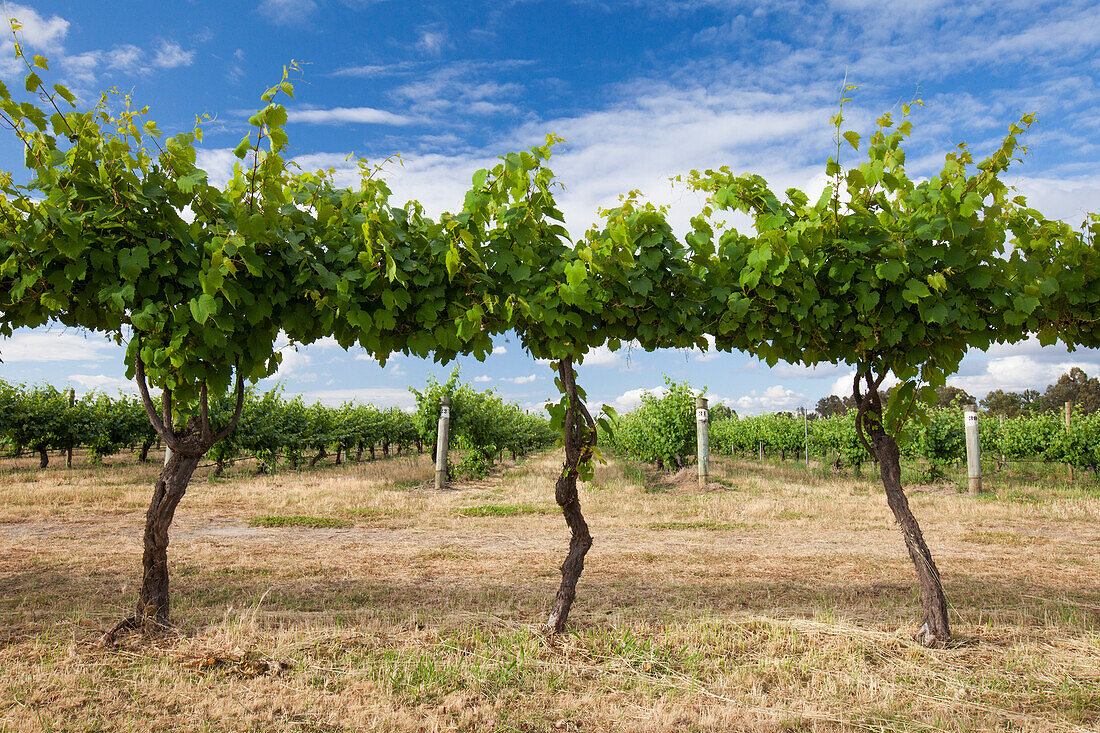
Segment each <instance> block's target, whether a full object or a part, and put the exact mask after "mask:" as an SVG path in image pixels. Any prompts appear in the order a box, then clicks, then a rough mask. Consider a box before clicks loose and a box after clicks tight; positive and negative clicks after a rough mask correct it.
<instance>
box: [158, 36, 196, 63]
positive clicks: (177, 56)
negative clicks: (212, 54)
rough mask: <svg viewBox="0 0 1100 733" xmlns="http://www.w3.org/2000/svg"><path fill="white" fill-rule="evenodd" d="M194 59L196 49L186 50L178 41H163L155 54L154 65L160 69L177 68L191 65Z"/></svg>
mask: <svg viewBox="0 0 1100 733" xmlns="http://www.w3.org/2000/svg"><path fill="white" fill-rule="evenodd" d="M194 60H195V52H194V51H184V50H183V48H181V47H180V45H179V44H178V43H174V42H170V41H162V42H161V44H160V48H158V49H157V53H156V55H155V56H153V66H156V67H157V68H158V69H175V68H178V67H180V66H190V65H191V63H192V62H193V61H194Z"/></svg>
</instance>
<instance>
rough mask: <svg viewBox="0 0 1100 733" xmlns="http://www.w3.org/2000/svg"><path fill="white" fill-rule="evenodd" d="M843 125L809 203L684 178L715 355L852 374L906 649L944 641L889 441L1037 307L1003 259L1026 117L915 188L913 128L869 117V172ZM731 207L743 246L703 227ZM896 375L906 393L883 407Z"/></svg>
mask: <svg viewBox="0 0 1100 733" xmlns="http://www.w3.org/2000/svg"><path fill="white" fill-rule="evenodd" d="M903 112H904V114H908V108H906V109H905V110H904V111H903ZM842 120H843V118H842V117H841V115H840V114H839V113H838V114H837V116H836V117H835V118H834V123H835V124H836V126H837V138H836V140H837V146H838V153H837V156H836V157H835V158H830V159H829V161H828V163H827V166H826V174H827V176H828V177H829V178H830V179H831V181H832V182H831V185H829V186H827V187H826V189H825V190H824V192H823V193H822V195H821V196H820V197H819V198H818V199H817V201H816V202H812V201H811V200H810V198H809V197H808V196H807V195H806V194H805V193H803V192H801V191H799V190H797V189H789V190H787V192H786V200H780V198H779V197H778V196H777V195H776V194H775V193H773V192H772V191H771V190H770V189H769V188H768V185H767V183H766V182H765V180H764V179H763V178H761V177H760V176H757V175H735V174H733V173H732V172H731V171H730V170H729V169H728V168H721V169H718V170H708V171H706V172H705V173H700V172H694V173H693V174H692V176H691V178H690V181H691V185H692V186H694V188H695V189H697V190H700V191H704V192H706V193H707V194H708V196H709V199H708V204H707V206H706V207H705V208H704V210H703V211H702V212H701V214H700V216H699V217H697V218H696V219H695V220H694V231H693V232H692V233H691V235H689V240H693V241H697V242H714V243H715V246H716V257H715V260H714V263H713V265H712V267H711V268H710V270H709V273H708V281H707V283H708V287H709V288H710V289H711V292H712V294H713V296H714V306H713V321H712V323H711V325H710V327H711V328H712V332H713V333H714V336H715V339H716V345H717V347H718V348H721V349H743V350H745V351H748V352H750V353H752V354H755V355H757V356H758V357H761V358H763V359H765V360H766V361H767V362H768V363H770V364H774V363H776V362H777V361H778V360H781V359H782V360H785V361H789V362H792V363H802V364H807V365H811V364H818V363H822V362H830V363H834V364H836V363H841V362H846V363H849V364H851V365H853V366H854V367H855V374H854V376H853V379H852V397H853V399H854V400H855V403H856V410H857V413H856V428H857V434H858V437H859V440H860V442H861V443H862V444H863V446H864V447H865V448H866V449H867V451H868V452H869V453H871V454H872V455H873V456H875V458H876V459H877V460H878V465H879V471H880V474H881V478H882V483H883V486H884V488H885V490H886V499H887V503H888V504H889V507H890V509H891V511H892V512H893V515H894V517H895V519H896V520H897V522H898V524H899V525H900V526H901V529H902V535H903V538H904V541H905V545H906V548H907V550H908V553H909V556H910V558H911V560H912V562H913V564H914V566H915V568H916V571H917V576H918V579H919V584H920V605H921V625H920V629H919V631H918V632H917V634H916V637H917V638H918V639H919V640H920V641H921V642H922V643H924V644H926V645H942V644H944V643H946V642H947V641H948V640H949V639H950V626H949V623H948V615H947V601H946V599H945V597H944V593H943V587H942V584H941V582H940V576H939V572H938V570H937V568H936V564H935V562H934V561H933V558H932V553H931V552H930V551H929V549H928V545H927V543H926V542H925V540H924V537H923V534H922V532H921V529H920V526H919V524H918V522H917V519H916V517H914V516H913V513H912V511H911V509H910V507H909V503H908V500H907V499H906V495H905V492H904V490H903V488H902V484H901V470H900V465H899V448H898V441H899V440H900V441H902V442H905V441H906V440H908V439H909V437H910V434H909V431H908V430H907V426H908V425H910V424H911V421H912V420H914V419H917V420H919V419H920V417H921V415H922V411H923V407H922V402H921V401H922V400H923V401H924V402H928V403H931V402H934V401H935V398H936V388H937V387H942V386H943V385H944V383H945V380H946V378H947V376H948V375H950V374H952V373H953V372H954V371H955V370H956V369H957V368H958V365H959V362H960V360H961V359H962V357H963V356H964V355H965V354H966V352H967V351H968V350H969V349H971V348H979V349H985V348H988V347H989V346H990V345H991V344H993V343H994V342H1005V341H1016V340H1019V339H1022V338H1023V337H1024V335H1025V330H1024V327H1023V325H1022V324H1024V323H1025V322H1026V321H1027V320H1028V319H1029V318H1030V317H1031V315H1032V314H1033V313H1034V312H1035V310H1036V308H1037V307H1038V304H1039V300H1038V296H1039V290H1038V286H1037V283H1036V280H1035V278H1034V277H1033V276H1032V275H1031V274H1030V270H1029V267H1028V266H1027V262H1026V261H1025V259H1024V257H1023V256H1022V254H1021V252H1020V251H1018V250H1013V251H1012V252H1011V253H1008V252H1007V251H1006V241H1007V240H1008V239H1009V236H1010V232H1009V231H1008V226H1009V222H1010V219H1011V218H1012V216H1014V214H1013V212H1014V211H1015V209H1016V208H1017V207H1018V205H1019V203H1018V202H1016V201H1013V200H1012V198H1010V192H1009V189H1008V187H1007V186H1006V185H1005V184H1004V183H1003V182H1002V180H1001V176H1002V174H1003V173H1004V172H1005V171H1006V170H1007V169H1008V167H1009V166H1010V164H1011V163H1012V162H1013V160H1015V159H1016V156H1017V155H1018V154H1019V153H1021V152H1022V148H1021V146H1020V144H1019V142H1018V139H1017V136H1018V135H1020V134H1022V133H1023V132H1024V131H1025V129H1026V128H1027V126H1029V125H1030V124H1031V121H1032V118H1031V117H1030V116H1025V117H1024V118H1023V119H1022V120H1021V122H1020V124H1018V125H1017V124H1013V125H1012V126H1011V127H1010V132H1009V135H1008V136H1007V137H1006V138H1004V140H1003V142H1002V143H1001V145H1000V147H999V148H997V149H996V150H995V151H994V152H993V153H992V154H991V155H990V156H989V157H987V158H985V159H984V160H982V161H980V162H978V163H976V164H975V161H974V159H973V157H972V155H971V153H970V152H969V151H968V149H967V148H966V146H965V145H960V146H959V147H958V148H957V150H955V151H954V152H952V153H949V154H948V155H947V156H946V159H945V162H944V165H943V168H942V170H941V172H940V173H938V174H937V175H935V176H933V177H932V178H931V179H929V180H926V181H920V182H916V181H913V180H911V179H910V178H909V177H908V175H907V174H906V170H905V153H904V150H903V149H902V147H901V143H902V141H903V140H904V139H905V138H906V137H907V136H908V135H909V133H910V130H911V123H910V122H909V121H908V120H903V121H902V123H901V124H900V125H897V126H896V127H895V126H894V124H893V121H892V119H891V116H890V115H889V114H887V115H884V116H883V117H882V118H880V119H879V120H878V126H877V129H876V131H875V132H874V133H873V134H872V135H871V137H870V139H869V140H868V141H867V142H866V144H865V145H863V146H862V147H863V149H864V150H865V151H866V153H867V160H866V161H864V162H862V163H861V164H859V165H858V166H856V167H853V168H850V169H848V170H843V169H842V168H841V166H840V163H839V162H838V161H839V150H840V146H841V144H842V142H843V141H846V142H847V143H849V144H850V145H851V146H852V147H853V148H856V149H859V148H860V147H861V139H860V136H859V135H858V134H857V133H855V132H843V133H841V124H842ZM734 209H736V210H740V211H742V212H746V213H748V214H750V215H751V216H752V217H753V224H754V228H755V233H754V234H753V235H745V234H741V233H739V232H737V231H736V230H735V229H732V228H726V229H722V228H721V227H719V226H718V225H716V224H714V217H715V215H716V214H718V213H719V212H722V211H729V210H734ZM719 230H721V231H719ZM891 374H893V375H894V376H895V377H896V378H897V379H898V380H900V382H901V384H900V385H899V386H898V387H896V388H894V389H893V390H891V394H890V398H889V400H888V402H886V403H885V404H884V400H883V399H882V385H883V382H884V381H885V380H886V379H887V377H888V376H889V375H891Z"/></svg>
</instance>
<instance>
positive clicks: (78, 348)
mask: <svg viewBox="0 0 1100 733" xmlns="http://www.w3.org/2000/svg"><path fill="white" fill-rule="evenodd" d="M117 350H118V347H116V346H115V345H114V344H112V343H111V342H109V341H107V340H106V339H105V338H103V337H102V336H93V337H92V338H85V337H84V336H82V335H80V334H77V333H74V332H72V331H21V332H19V333H16V334H15V335H13V336H12V337H11V338H6V339H0V359H3V360H4V361H5V362H6V363H15V362H45V361H83V362H99V361H103V360H104V359H106V358H107V357H109V356H111V352H113V351H117Z"/></svg>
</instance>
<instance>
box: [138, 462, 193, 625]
mask: <svg viewBox="0 0 1100 733" xmlns="http://www.w3.org/2000/svg"><path fill="white" fill-rule="evenodd" d="M198 465H199V456H192V455H184V454H182V453H176V452H173V453H172V457H171V458H169V459H168V463H166V464H165V466H164V470H163V471H161V474H160V478H158V479H157V482H156V484H155V485H154V487H153V498H152V500H151V501H150V502H149V510H148V511H147V512H146V513H145V535H144V552H143V553H142V557H141V567H142V574H141V593H140V594H139V596H138V604H137V612H136V615H137V616H138V617H139V618H141V619H143V620H145V621H146V622H148V621H149V620H152V621H154V622H155V623H156V624H157V625H161V626H163V625H165V624H166V623H167V622H168V610H169V600H168V598H169V597H168V527H169V526H170V525H171V524H172V518H173V517H174V516H175V514H176V507H177V506H179V503H180V499H182V498H183V495H184V493H185V492H186V491H187V485H188V483H189V482H190V481H191V476H192V474H194V473H195V468H196V467H197V466H198Z"/></svg>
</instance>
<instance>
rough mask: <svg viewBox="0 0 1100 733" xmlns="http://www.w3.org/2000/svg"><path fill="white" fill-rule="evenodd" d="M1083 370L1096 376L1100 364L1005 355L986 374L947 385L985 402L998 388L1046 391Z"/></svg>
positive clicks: (953, 380)
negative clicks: (1076, 368) (1071, 374)
mask: <svg viewBox="0 0 1100 733" xmlns="http://www.w3.org/2000/svg"><path fill="white" fill-rule="evenodd" d="M1073 367H1080V368H1081V369H1084V370H1085V371H1086V372H1087V373H1089V374H1090V375H1092V376H1096V375H1097V373H1098V372H1100V362H1098V361H1088V360H1072V361H1061V362H1044V361H1042V360H1040V359H1038V358H1036V357H1034V356H1029V355H1027V354H1016V355H1013V356H1002V357H999V358H995V359H990V360H989V362H988V363H986V365H985V371H984V372H982V373H980V374H975V375H972V376H958V375H956V376H953V377H950V378H949V379H948V380H947V383H948V384H950V385H951V386H953V387H959V388H961V389H964V390H966V391H967V392H969V393H970V394H971V395H973V396H974V397H975V398H977V399H979V400H980V399H982V398H983V397H985V396H986V395H987V394H989V393H990V392H991V391H993V390H995V389H1003V390H1005V391H1006V392H1020V391H1023V390H1025V389H1038V390H1043V389H1044V388H1046V386H1047V385H1049V384H1053V383H1054V382H1057V381H1058V377H1060V376H1062V375H1063V374H1065V373H1067V372H1069V370H1070V369H1072V368H1073Z"/></svg>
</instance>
